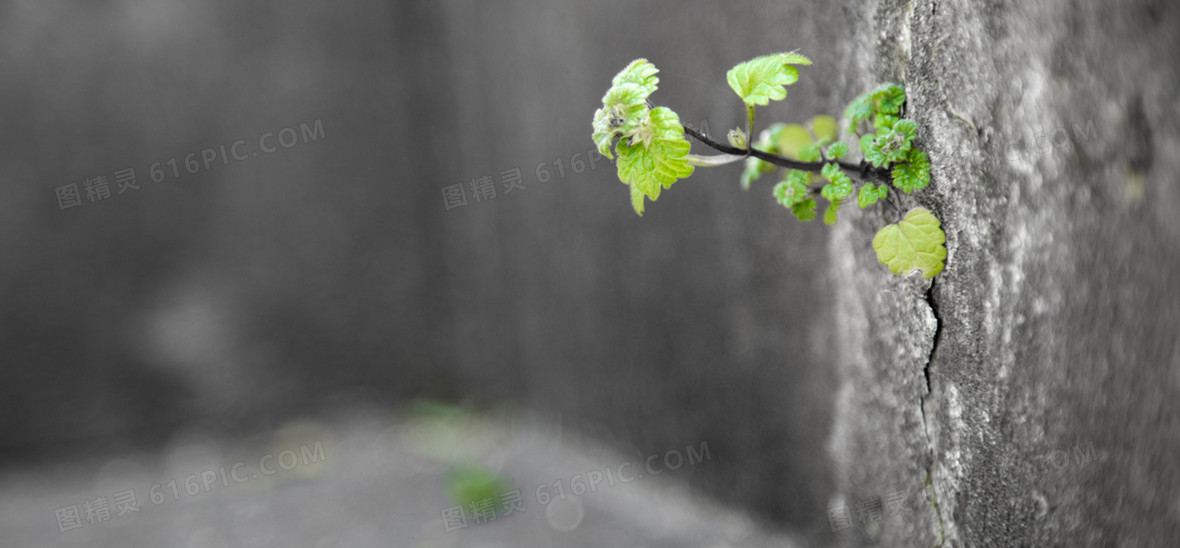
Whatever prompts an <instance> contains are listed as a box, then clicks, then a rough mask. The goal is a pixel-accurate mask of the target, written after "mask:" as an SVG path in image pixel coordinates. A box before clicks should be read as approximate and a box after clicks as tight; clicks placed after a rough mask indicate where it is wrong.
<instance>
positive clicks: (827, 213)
mask: <svg viewBox="0 0 1180 548" xmlns="http://www.w3.org/2000/svg"><path fill="white" fill-rule="evenodd" d="M839 209H840V200H836V201H834V202H832V203H830V204H828V208H827V209H825V210H824V224H825V225H828V226H832V225H834V224H836V212H837V211H838V210H839Z"/></svg>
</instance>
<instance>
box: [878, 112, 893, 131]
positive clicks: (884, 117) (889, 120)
mask: <svg viewBox="0 0 1180 548" xmlns="http://www.w3.org/2000/svg"><path fill="white" fill-rule="evenodd" d="M897 120H898V117H897V116H894V115H892V114H878V115H876V116H874V117H873V127H874V128H876V129H877V132H878V133H883V132H886V131H889V130H891V129H893V124H896V123H897Z"/></svg>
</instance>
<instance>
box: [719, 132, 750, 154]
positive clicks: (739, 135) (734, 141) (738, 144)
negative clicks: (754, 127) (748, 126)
mask: <svg viewBox="0 0 1180 548" xmlns="http://www.w3.org/2000/svg"><path fill="white" fill-rule="evenodd" d="M725 137H726V139H729V144H730V146H732V147H734V148H741V149H744V148H746V145H747V144H748V143H747V142H746V132H744V131H742V130H740V129H737V128H734V129H731V130H729V133H727V134H726V135H725Z"/></svg>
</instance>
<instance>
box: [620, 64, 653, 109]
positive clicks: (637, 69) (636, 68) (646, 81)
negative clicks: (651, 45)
mask: <svg viewBox="0 0 1180 548" xmlns="http://www.w3.org/2000/svg"><path fill="white" fill-rule="evenodd" d="M659 71H660V69H658V68H656V66H655V65H653V64H651V63H649V62H648V61H647V59H636V60H634V61H631V63H630V64H629V65H627V67H626V68H624V69H623V70H621V71H619V73H618V74H616V75H615V77H614V78H612V79H611V86H612V87H617V86H621V85H623V84H626V83H631V84H636V85H638V86H640V87H642V88H644V89H645V90H647V95H651V94H652V93H654V92H655V91H656V84H658V83H660V79H659V78H658V77H657V76H656V73H657V72H659ZM647 95H644V96H643V98H644V99H645V100H646V99H647Z"/></svg>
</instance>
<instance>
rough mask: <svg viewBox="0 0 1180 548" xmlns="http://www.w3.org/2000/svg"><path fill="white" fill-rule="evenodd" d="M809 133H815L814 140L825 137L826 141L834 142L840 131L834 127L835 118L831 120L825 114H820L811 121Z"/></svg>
mask: <svg viewBox="0 0 1180 548" xmlns="http://www.w3.org/2000/svg"><path fill="white" fill-rule="evenodd" d="M811 131H812V132H813V133H815V138H816V139H823V138H824V137H827V138H828V139H831V140H833V141H834V140H835V139H836V136H837V134H838V133H839V132H840V129H839V127H837V125H836V119H835V118H832V117H831V116H828V115H826V114H820V115H819V116H816V117H815V118H812V119H811Z"/></svg>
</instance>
